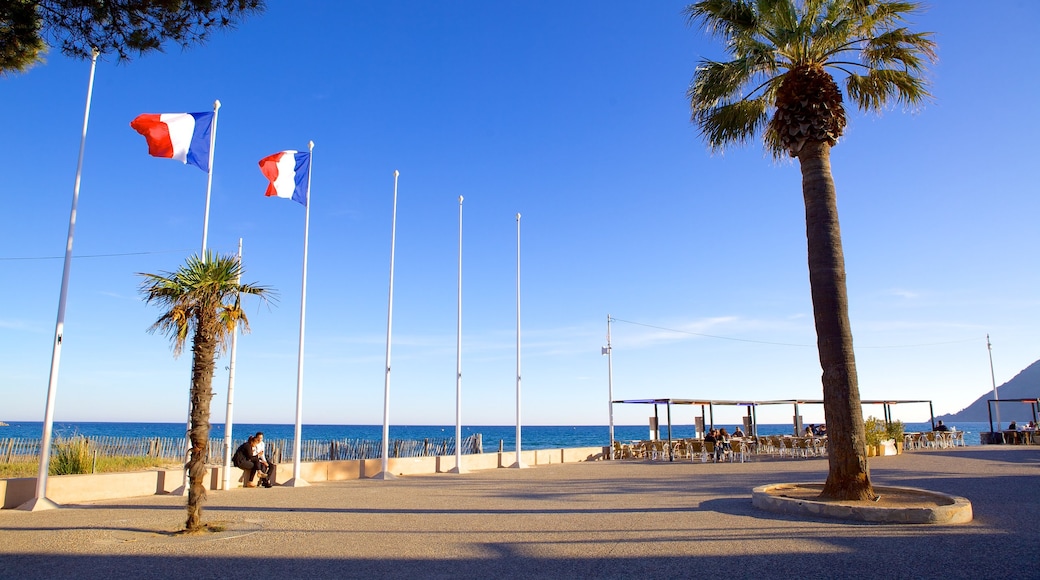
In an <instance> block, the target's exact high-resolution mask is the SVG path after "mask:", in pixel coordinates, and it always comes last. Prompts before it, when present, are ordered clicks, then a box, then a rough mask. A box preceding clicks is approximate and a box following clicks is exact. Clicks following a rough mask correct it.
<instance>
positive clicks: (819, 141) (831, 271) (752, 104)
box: [685, 0, 935, 499]
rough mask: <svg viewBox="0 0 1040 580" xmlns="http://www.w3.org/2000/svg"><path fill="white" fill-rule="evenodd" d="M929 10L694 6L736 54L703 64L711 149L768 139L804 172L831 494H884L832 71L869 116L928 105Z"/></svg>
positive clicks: (849, 1) (858, 2) (724, 1)
mask: <svg viewBox="0 0 1040 580" xmlns="http://www.w3.org/2000/svg"><path fill="white" fill-rule="evenodd" d="M919 9H920V6H919V5H918V4H916V3H914V2H900V1H894V0H703V1H701V2H696V3H694V4H691V5H689V6H688V7H687V8H686V10H685V13H686V15H687V17H688V18H689V21H690V22H691V23H694V22H699V23H701V24H702V25H703V26H704V28H705V29H706V30H707V31H708V32H709V33H712V34H714V35H716V36H718V37H721V38H722V39H723V40H724V41H725V43H726V47H727V51H728V53H729V54H728V56H729V58H731V60H729V61H727V62H716V61H710V60H703V61H702V62H701V64H700V65H699V66H698V67H697V70H696V73H695V74H694V77H693V81H692V83H691V85H690V89H689V91H688V93H687V96H688V97H689V99H690V106H691V111H692V115H691V118H692V120H693V122H694V124H695V125H697V126H698V127H699V129H700V130H701V133H702V135H703V136H704V138H705V139H706V140H707V142H708V145H709V146H710V147H711V148H712V149H714V150H721V149H723V148H724V147H725V146H726V145H729V144H734V143H735V144H743V143H746V142H747V141H749V140H750V139H752V138H754V137H755V136H756V135H759V134H761V135H762V137H763V139H764V141H765V145H766V148H767V149H768V150H769V151H770V152H771V153H772V154H773V155H774V156H775V157H782V156H783V155H784V154H786V155H790V156H791V157H794V158H796V159H798V163H799V166H800V167H801V173H802V196H803V198H804V201H805V226H806V237H807V242H808V250H809V251H808V254H809V283H810V287H811V292H812V303H813V313H814V318H815V324H816V336H817V345H818V348H819V356H820V365H821V366H822V367H823V398H824V412H825V415H826V420H827V433H828V447H829V453H828V459H829V464H830V465H829V467H830V470H829V474H828V476H827V481H826V483H825V485H824V488H823V492H822V494H821V497H823V498H830V499H872V498H874V491H873V488H872V486H871V483H870V474H869V470H868V469H867V460H866V449H865V445H864V432H863V411H862V408H861V405H860V396H859V384H858V379H857V376H856V360H855V355H854V354H853V349H852V329H851V326H850V323H849V315H848V294H847V291H846V287H845V258H844V254H843V251H842V246H841V230H840V228H839V225H838V209H837V196H836V190H835V186H834V180H833V178H832V176H831V168H830V150H831V147H833V146H834V145H835V144H837V142H838V139H839V138H840V137H841V136H842V135H843V133H844V130H845V123H846V119H845V108H844V106H843V104H842V92H841V89H840V88H839V86H838V83H837V82H836V81H835V78H834V76H832V75H834V74H837V75H839V76H840V77H843V79H844V84H845V94H846V95H847V96H848V98H849V99H850V100H851V101H852V102H854V103H855V104H856V106H857V107H859V109H860V110H863V111H870V110H881V109H883V108H884V107H885V106H886V105H888V104H890V103H891V102H896V103H899V104H902V105H904V106H915V105H918V104H920V103H922V102H923V101H924V100H926V99H927V98H928V97H929V94H928V92H927V83H926V81H925V79H924V78H923V73H924V67H925V65H926V64H927V63H928V62H932V61H934V60H935V44H934V43H933V41H932V40H931V34H930V33H914V32H911V31H909V30H908V29H907V28H905V27H904V26H903V24H904V22H905V20H906V17H907V16H908V15H910V14H912V13H914V12H916V11H918V10H919ZM770 113H772V117H771V118H770Z"/></svg>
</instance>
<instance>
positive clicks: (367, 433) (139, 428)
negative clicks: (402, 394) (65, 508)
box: [0, 421, 990, 453]
mask: <svg viewBox="0 0 1040 580" xmlns="http://www.w3.org/2000/svg"><path fill="white" fill-rule="evenodd" d="M7 423H8V424H7V425H6V426H0V439H7V438H19V439H39V438H40V437H41V436H42V435H43V423H42V422H40V421H8V422H7ZM716 427H727V428H728V429H729V430H730V431H732V428H733V427H734V425H725V424H717V425H716ZM950 427H951V428H955V429H956V430H958V431H963V432H964V442H965V444H966V445H980V437H979V433H981V432H988V431H989V430H990V426H989V423H987V422H978V423H970V422H966V423H958V424H955V425H954V424H951V425H950ZM904 428H905V430H906V432H908V433H912V432H920V431H930V430H931V424H930V423H927V422H925V423H906V424H905V426H904ZM257 431H263V432H264V437H266V438H267V439H269V440H277V439H286V440H292V439H293V438H294V437H295V426H294V425H280V424H258V423H240V424H235V425H234V426H233V429H232V440H233V441H235V442H238V441H244V440H245V439H246V437H248V436H249V435H251V434H253V433H256V432H257ZM53 432H54V436H55V437H72V436H77V435H81V436H84V437H87V438H90V437H140V438H155V437H183V436H184V435H185V424H184V423H113V422H55V423H54V425H53ZM389 432H390V436H389V439H390V440H391V441H392V440H410V441H423V440H425V439H429V440H431V441H441V440H445V439H452V438H454V437H455V426H454V425H391V426H390V428H389ZM477 433H479V434H480V435H481V440H482V442H483V451H484V452H485V453H494V452H496V451H498V450H499V449H500V448H501V449H502V450H504V451H513V450H515V449H516V426H515V425H483V426H469V425H463V426H462V437H463V438H464V439H465V438H467V437H470V436H472V435H474V434H477ZM758 433H759V435H792V434H794V429H793V427H792V426H791V425H790V424H759V425H758ZM671 436H672V438H674V439H680V438H685V437H693V436H694V427H693V425H673V426H672V433H671ZM223 437H224V425H222V424H213V425H212V427H211V429H210V438H212V439H222V438H223ZM660 437H661V438H667V437H668V432H667V427H666V426H662V427H661V431H660ZM649 438H651V437H650V429H649V427H648V426H646V425H615V426H614V439H615V440H618V441H622V442H625V441H641V440H645V439H649ZM301 439H302V440H303V441H310V440H318V441H342V440H345V439H349V440H368V441H381V440H382V439H383V426H382V425H303V426H302V427H301ZM609 444H610V430H609V428H608V427H607V426H606V425H582V426H547V425H524V426H523V427H522V428H521V431H520V447H521V449H524V450H534V449H565V448H572V447H605V446H607V445H609Z"/></svg>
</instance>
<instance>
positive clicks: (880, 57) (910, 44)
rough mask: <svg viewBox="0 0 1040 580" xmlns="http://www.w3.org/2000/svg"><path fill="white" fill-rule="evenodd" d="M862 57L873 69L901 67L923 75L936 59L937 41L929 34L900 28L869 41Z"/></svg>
mask: <svg viewBox="0 0 1040 580" xmlns="http://www.w3.org/2000/svg"><path fill="white" fill-rule="evenodd" d="M862 56H863V60H864V62H865V63H866V64H867V65H868V66H870V67H872V68H886V67H891V66H899V67H902V68H904V69H905V70H907V71H910V72H914V73H921V72H923V71H924V69H925V64H926V63H928V62H934V61H935V59H936V52H935V41H933V40H932V34H931V33H929V32H920V33H912V32H910V31H909V30H907V29H906V28H898V29H895V30H890V31H887V32H884V33H882V34H879V35H877V36H875V37H873V38H871V39H870V40H868V41H867V42H866V43H865V46H864V47H863V51H862Z"/></svg>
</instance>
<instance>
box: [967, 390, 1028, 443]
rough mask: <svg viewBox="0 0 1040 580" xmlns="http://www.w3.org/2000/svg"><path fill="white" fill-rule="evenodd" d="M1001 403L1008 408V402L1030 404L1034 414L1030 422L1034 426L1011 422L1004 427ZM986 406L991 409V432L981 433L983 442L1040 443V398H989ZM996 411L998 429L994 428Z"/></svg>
mask: <svg viewBox="0 0 1040 580" xmlns="http://www.w3.org/2000/svg"><path fill="white" fill-rule="evenodd" d="M1001 403H1004V407H1005V409H1007V405H1008V404H1012V403H1017V404H1020V405H1021V404H1026V405H1028V406H1029V412H1030V414H1031V415H1032V416H1033V420H1032V422H1031V423H1029V425H1032V427H1031V428H1030V427H1028V426H1027V427H1025V428H1023V427H1022V426H1021V425H1017V424H1015V423H1014V422H1010V423H1008V424H1007V427H1006V428H1004V429H1002V428H1001V422H1000V404H1001ZM986 407H987V409H988V410H989V433H982V434H981V441H982V443H983V444H991V445H992V444H997V445H1000V444H1004V445H1026V444H1034V445H1040V432H1038V431H1037V425H1040V421H1038V417H1040V399H987V400H986ZM994 411H996V420H997V422H996V429H994V428H993V426H994V423H993V417H994Z"/></svg>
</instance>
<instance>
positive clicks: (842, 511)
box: [751, 483, 973, 524]
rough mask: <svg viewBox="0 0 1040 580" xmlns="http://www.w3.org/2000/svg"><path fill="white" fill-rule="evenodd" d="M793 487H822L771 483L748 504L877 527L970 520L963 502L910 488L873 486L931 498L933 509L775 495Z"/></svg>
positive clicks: (968, 508) (880, 490)
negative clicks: (881, 525) (872, 524)
mask: <svg viewBox="0 0 1040 580" xmlns="http://www.w3.org/2000/svg"><path fill="white" fill-rule="evenodd" d="M793 486H815V487H822V484H818V483H774V484H769V485H762V486H759V487H756V488H755V489H754V490H752V492H751V503H752V505H754V506H755V507H756V508H758V509H761V510H765V511H769V512H774V513H781V514H791V515H798V516H809V517H822V518H831V519H839V520H851V521H861V522H871V523H880V524H964V523H968V522H970V521H971V520H972V518H973V513H972V509H971V502H970V501H968V500H967V499H966V498H963V497H958V496H954V495H947V494H944V493H939V492H935V491H928V490H924V489H917V488H912V487H882V486H874V491H876V492H878V493H881V494H882V495H883V494H884V493H885V492H886V491H888V492H889V493H892V492H895V491H908V492H913V493H917V494H922V495H928V496H931V497H933V498H935V500H936V502H937V503H938V505H936V506H934V507H883V506H871V505H861V504H857V505H851V504H850V503H841V502H824V501H814V500H806V499H797V498H791V497H784V496H782V495H777V492H780V491H782V490H784V489H785V488H790V487H793Z"/></svg>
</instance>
